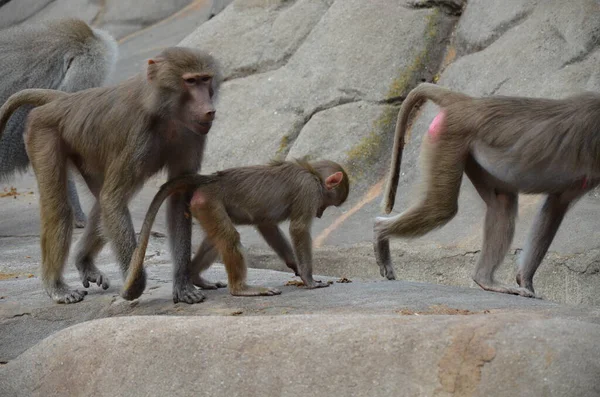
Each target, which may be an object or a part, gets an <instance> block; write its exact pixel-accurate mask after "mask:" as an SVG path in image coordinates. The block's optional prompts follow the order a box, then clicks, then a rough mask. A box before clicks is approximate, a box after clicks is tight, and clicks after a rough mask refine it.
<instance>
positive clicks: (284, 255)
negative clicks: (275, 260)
mask: <svg viewBox="0 0 600 397" xmlns="http://www.w3.org/2000/svg"><path fill="white" fill-rule="evenodd" d="M256 229H257V230H258V232H259V233H260V234H261V236H263V238H264V239H265V241H266V242H267V244H269V247H271V249H272V250H273V251H275V253H276V254H277V256H279V258H281V260H282V261H284V262H285V265H286V266H287V267H289V268H290V269H292V270H293V271H294V274H295V275H296V276H299V275H300V274H299V273H298V264H297V263H296V257H295V256H294V251H292V246H291V245H290V243H289V241H288V239H287V238H285V235H284V234H283V232H282V231H281V229H280V228H279V226H277V225H272V224H262V225H258V226H256Z"/></svg>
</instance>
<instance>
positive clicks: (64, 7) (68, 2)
mask: <svg viewBox="0 0 600 397" xmlns="http://www.w3.org/2000/svg"><path fill="white" fill-rule="evenodd" d="M102 10H103V6H102V5H101V4H100V2H98V1H94V0H54V1H52V2H51V3H50V4H48V6H47V7H45V8H44V9H43V10H41V11H40V12H38V13H37V14H35V15H33V16H32V17H31V18H29V19H28V20H27V23H40V22H42V21H46V20H49V19H59V18H69V17H71V18H79V19H83V20H84V21H86V22H87V23H89V24H93V22H94V21H95V20H96V18H97V17H98V16H99V15H100V14H101V13H102Z"/></svg>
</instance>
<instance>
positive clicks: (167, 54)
mask: <svg viewBox="0 0 600 397" xmlns="http://www.w3.org/2000/svg"><path fill="white" fill-rule="evenodd" d="M147 73H148V80H149V81H150V83H151V84H152V85H153V86H154V87H155V88H156V89H157V90H158V91H159V92H160V95H161V96H165V97H166V98H168V99H166V101H165V103H166V104H168V107H169V108H170V109H171V112H172V117H173V118H174V119H175V120H174V121H175V122H176V123H177V124H181V125H183V126H184V127H185V128H187V129H188V130H190V131H192V132H194V133H196V134H199V135H206V134H207V133H208V131H209V130H210V128H211V126H212V122H213V120H214V118H215V107H214V105H213V99H214V98H213V97H214V96H215V94H216V92H217V90H218V88H219V85H220V76H219V74H218V67H217V65H216V62H215V60H214V59H213V58H212V57H211V56H210V55H208V54H205V53H203V52H201V51H199V50H196V49H190V48H183V47H175V48H170V49H168V50H165V51H163V52H162V53H161V54H159V55H158V56H157V57H156V58H154V59H151V60H149V61H148V70H147Z"/></svg>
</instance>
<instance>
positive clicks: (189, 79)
mask: <svg viewBox="0 0 600 397" xmlns="http://www.w3.org/2000/svg"><path fill="white" fill-rule="evenodd" d="M184 81H185V83H186V84H189V85H195V84H196V82H197V81H198V80H196V78H195V77H189V78H187V79H184Z"/></svg>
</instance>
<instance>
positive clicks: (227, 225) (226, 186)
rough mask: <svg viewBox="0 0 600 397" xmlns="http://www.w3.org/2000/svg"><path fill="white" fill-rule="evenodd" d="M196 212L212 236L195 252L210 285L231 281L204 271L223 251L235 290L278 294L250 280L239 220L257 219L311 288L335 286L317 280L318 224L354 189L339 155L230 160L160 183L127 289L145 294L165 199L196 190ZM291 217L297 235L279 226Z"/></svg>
mask: <svg viewBox="0 0 600 397" xmlns="http://www.w3.org/2000/svg"><path fill="white" fill-rule="evenodd" d="M194 189H195V191H194V196H193V197H192V201H191V213H192V215H193V216H194V217H195V218H196V219H197V220H198V222H199V223H200V225H201V226H202V228H203V230H204V232H205V234H206V237H205V239H204V241H202V244H201V245H200V248H199V249H198V252H197V253H196V255H195V256H194V259H193V260H192V266H191V269H192V277H193V279H194V284H196V285H197V286H200V287H203V288H213V289H214V288H218V287H225V286H226V285H225V284H222V283H217V284H213V283H211V282H209V281H207V280H205V279H203V278H202V276H201V273H202V272H203V271H205V270H206V269H208V268H209V266H210V265H211V264H212V263H213V262H214V261H215V259H216V258H217V255H218V254H221V258H222V260H223V263H224V264H225V269H226V270H227V277H228V280H229V291H230V292H231V294H232V295H240V296H255V295H275V294H280V293H281V292H280V291H279V290H277V289H274V288H264V287H252V286H249V285H247V284H246V270H247V269H246V263H245V260H244V256H243V253H242V245H241V243H240V235H239V233H238V232H237V230H236V229H235V227H234V225H255V226H256V229H257V230H258V232H259V233H260V234H261V235H262V236H263V237H264V239H265V240H266V242H267V243H268V244H269V246H271V248H273V250H274V251H275V252H276V253H277V255H278V256H279V257H280V258H281V259H282V260H283V261H284V262H285V264H286V265H287V266H288V267H289V268H290V269H292V270H294V272H295V273H296V275H299V276H300V277H301V278H302V281H303V282H304V284H305V285H306V286H307V287H308V288H320V287H327V286H328V284H327V283H323V282H320V281H315V280H313V276H312V246H311V245H312V243H311V237H310V227H311V224H312V220H313V218H314V217H315V216H316V217H317V218H320V217H321V215H322V214H323V211H325V209H326V208H327V207H329V206H332V205H333V206H336V207H337V206H340V205H342V204H343V203H344V202H345V201H346V198H347V197H348V193H349V184H348V176H347V175H346V171H344V169H343V168H342V167H341V166H340V165H339V164H337V163H334V162H333V161H327V160H322V161H314V162H310V163H308V162H306V161H303V160H297V161H296V162H289V161H288V162H274V163H272V164H269V165H256V166H250V167H239V168H230V169H228V170H224V171H220V172H217V173H215V174H213V175H186V176H182V177H179V178H176V179H173V180H171V181H169V182H167V183H165V184H164V185H162V187H161V188H160V190H159V191H158V193H157V194H156V196H155V197H154V199H153V200H152V203H151V204H150V208H149V209H148V212H147V213H146V218H145V220H144V224H143V226H142V231H141V233H140V241H139V244H138V247H137V249H136V251H135V253H134V255H133V259H132V263H131V265H130V266H129V275H128V276H127V280H126V282H125V287H124V289H123V292H122V296H123V297H124V298H125V299H129V300H132V299H135V298H137V297H139V296H140V295H141V294H142V292H143V290H140V289H139V288H136V286H138V285H141V283H139V282H138V279H139V278H140V277H141V276H143V262H144V256H145V253H146V247H147V246H148V238H149V237H150V230H151V228H152V224H153V222H154V218H155V216H156V213H157V212H158V209H159V208H160V205H161V204H162V202H163V201H164V200H165V199H166V198H167V197H168V196H169V195H171V194H173V193H175V192H177V191H179V192H189V191H192V190H194ZM288 219H289V220H290V229H289V230H290V236H291V238H292V243H293V246H294V251H295V252H296V256H295V257H294V253H293V252H292V248H291V247H290V243H289V242H288V240H287V239H286V237H285V235H284V234H283V233H282V231H281V229H280V228H279V227H278V226H277V224H278V223H280V222H283V221H285V220H288Z"/></svg>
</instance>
